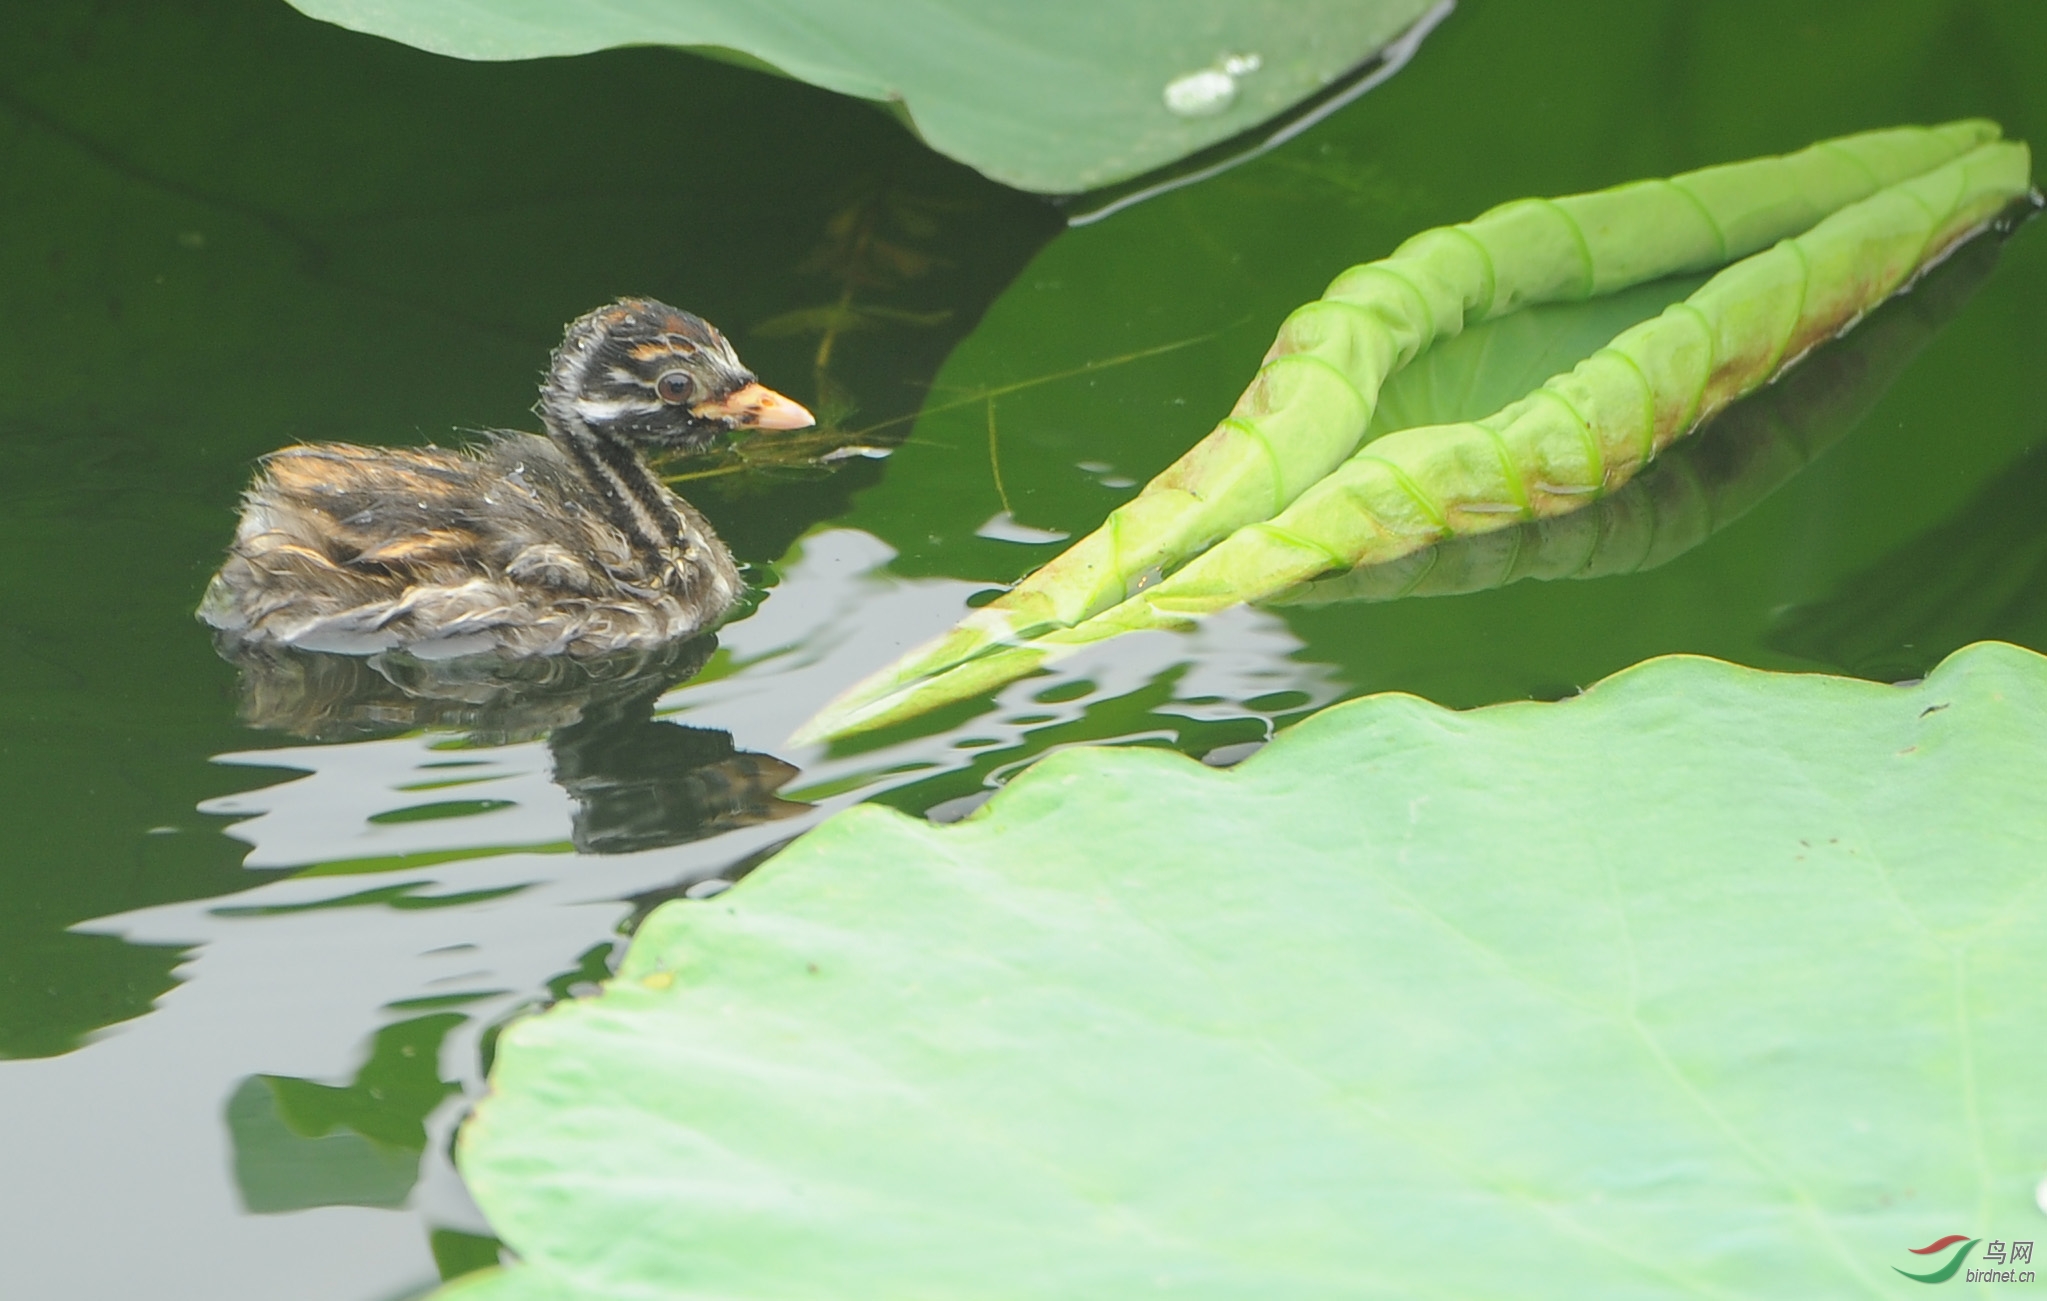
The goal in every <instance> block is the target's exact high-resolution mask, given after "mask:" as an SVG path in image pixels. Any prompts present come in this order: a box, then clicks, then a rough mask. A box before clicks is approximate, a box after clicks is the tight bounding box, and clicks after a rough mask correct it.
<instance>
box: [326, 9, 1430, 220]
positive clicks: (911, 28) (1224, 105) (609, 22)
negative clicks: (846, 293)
mask: <svg viewBox="0 0 2047 1301" xmlns="http://www.w3.org/2000/svg"><path fill="white" fill-rule="evenodd" d="M291 3H292V4H293V5H294V6H295V7H297V8H298V9H300V10H302V11H303V12H305V13H307V14H310V15H311V16H313V17H315V18H323V19H326V20H327V21H328V22H332V23H338V24H340V25H341V26H343V27H351V28H354V29H356V30H357V31H364V32H371V33H374V34H376V35H378V36H386V37H389V38H391V39H392V40H396V41H403V42H405V43H406V44H408V45H416V46H418V47H420V48H421V49H425V50H432V51H434V52H435V53H437V54H449V55H454V56H456V57H458V58H464V59H532V58H540V57H543V56H547V55H560V54H582V53H586V52H588V51H592V50H601V49H605V48H608V47H611V46H619V45H679V46H686V47H693V48H696V49H698V50H700V51H702V52H705V53H709V54H712V55H714V56H715V57H719V58H725V59H730V60H733V61H736V62H740V63H744V64H747V65H750V66H755V67H760V66H766V67H769V68H772V69H774V70H776V71H780V72H783V73H786V74H787V75H789V76H792V77H796V78H799V79H801V80H803V81H807V82H810V83H811V84H812V85H816V86H822V87H824V88H825V89H827V90H836V91H839V92H840V93H842V94H847V95H857V96H860V97H862V98H865V99H873V100H882V101H886V102H889V103H891V104H895V105H900V106H901V108H902V109H903V110H904V111H905V112H906V113H907V114H908V115H909V117H910V118H911V119H912V120H913V121H914V122H915V124H916V127H917V131H918V133H919V134H920V135H921V136H923V138H924V140H925V141H926V142H927V143H929V144H930V145H931V146H932V147H933V148H935V149H937V150H939V151H940V152H941V153H945V154H950V155H951V156H952V157H954V158H957V159H959V160H960V161H962V162H964V163H966V164H968V165H969V166H971V167H974V168H976V169H977V170H979V171H981V172H983V173H985V174H986V175H988V176H991V177H993V178H995V179H996V180H998V181H1002V182H1005V183H1006V184H1010V185H1014V186H1018V187H1019V188H1022V189H1026V190H1039V191H1043V192H1047V193H1068V192H1071V191H1076V190H1087V189H1093V188H1096V187H1099V186H1103V185H1108V184H1112V183H1114V182H1117V181H1121V180H1126V179H1128V178H1130V177H1133V176H1136V175H1138V174H1140V173H1143V172H1147V171H1151V170H1153V169H1155V168H1158V167H1162V166H1164V165H1166V164H1168V163H1171V162H1173V161H1175V160H1176V159H1179V158H1182V157H1185V156H1186V155H1188V154H1191V153H1194V152H1196V151H1197V150H1200V149H1203V148H1205V147H1207V146H1209V145H1213V144H1216V143H1218V142H1220V141H1224V140H1227V139H1229V138H1230V137H1231V136H1234V135H1237V134H1238V133H1240V132H1243V131H1246V130H1248V129H1250V128H1252V127H1255V126H1257V125H1259V124H1260V123H1262V122H1265V121H1266V120H1268V119H1270V118H1272V117H1274V116H1275V115H1278V114H1280V113H1283V112H1285V111H1286V110H1287V109H1289V108H1292V107H1293V106H1294V105H1295V104H1297V103H1299V102H1300V101H1302V100H1305V99H1308V98H1310V97H1311V96H1314V95H1316V94H1318V93H1321V92H1323V91H1324V90H1326V89H1327V88H1328V87H1329V86H1330V84H1331V83H1333V82H1337V81H1340V80H1342V79H1343V78H1344V77H1345V76H1346V74H1348V73H1350V72H1351V71H1352V70H1353V69H1356V68H1358V67H1359V66H1360V65H1362V64H1364V63H1366V61H1368V60H1370V59H1371V58H1372V56H1373V55H1374V54H1376V53H1377V52H1378V51H1379V50H1380V49H1381V48H1383V47H1384V46H1385V45H1386V44H1387V43H1388V42H1390V41H1392V40H1394V39H1395V38H1396V37H1398V36H1399V35H1400V34H1401V32H1402V31H1403V30H1405V29H1407V28H1409V27H1410V26H1412V25H1413V24H1414V23H1415V22H1416V20H1417V19H1419V18H1421V17H1422V16H1423V14H1424V13H1426V12H1428V11H1429V10H1430V8H1431V4H1430V2H1429V0H1293V2H1292V3H1288V4H1267V3H1257V4H1247V3H1245V2H1244V0H1178V3H1175V4H1171V5H1159V4H1156V3H1151V2H1150V0H1087V2H1086V3H1074V0H1058V2H1056V3H1036V4H1026V5H1019V4H1009V3H1003V2H1002V0H926V2H925V3H923V4H920V5H917V6H916V7H915V8H914V9H906V8H905V7H903V6H902V5H900V4H894V3H886V2H883V0H862V2H860V3H851V4H849V3H846V2H845V0H779V2H778V3H772V4H769V3H754V4H745V5H734V4H724V3H711V2H710V0H567V2H564V0H438V2H437V3H428V4H422V3H418V2H417V0H404V2H402V3H401V2H399V0H291ZM648 90H649V95H650V98H649V99H648V102H647V111H648V115H649V116H648V119H647V122H646V123H645V125H646V126H648V127H649V128H651V129H655V130H657V131H658V130H659V126H658V123H659V122H661V121H662V120H663V115H664V114H665V115H666V120H667V121H668V122H669V123H670V124H671V125H672V126H673V127H674V128H676V129H678V130H681V129H685V128H686V127H687V124H688V121H689V111H690V105H689V93H688V89H687V87H686V85H678V86H675V87H672V88H670V90H668V91H663V90H661V89H660V88H658V87H652V86H650V87H649V88H648Z"/></svg>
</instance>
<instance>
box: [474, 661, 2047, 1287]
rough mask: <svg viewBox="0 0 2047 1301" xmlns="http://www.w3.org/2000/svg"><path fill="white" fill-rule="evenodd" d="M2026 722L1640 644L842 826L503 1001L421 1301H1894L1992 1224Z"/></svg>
mask: <svg viewBox="0 0 2047 1301" xmlns="http://www.w3.org/2000/svg"><path fill="white" fill-rule="evenodd" d="M2043 738H2047V660H2043V659H2042V658H2041V657H2039V656H2037V655H2035V654H2033V653H2031V652H2028V651H2024V650H2020V649H2018V648H2016V647H2012V646H2009V645H2005V644H2001V643H1984V644H1979V645H1976V646H1973V647H1970V648H1968V649H1965V650H1963V651H1962V652H1960V653H1958V654H1957V655H1955V656H1954V657H1953V658H1951V659H1950V660H1948V661H1947V662H1946V663H1945V664H1943V665H1942V666H1941V667H1940V668H1939V669H1938V670H1937V671H1936V672H1934V674H1933V675H1932V676H1931V677H1929V678H1928V679H1926V680H1925V681H1924V682H1922V683H1920V684H1918V685H1916V686H1911V687H1905V688H1900V687H1892V686H1885V685H1879V684H1873V683H1867V682H1862V681H1856V680H1850V679H1842V678H1833V677H1823V676H1798V675H1780V674H1769V673H1764V672H1759V671H1755V670H1749V669H1743V668H1738V667H1735V666H1732V665H1728V664H1725V663H1722V662H1719V661H1714V660H1708V659H1703V658H1694V657H1672V658H1666V659H1660V660H1656V661H1652V662H1650V663H1647V664H1644V665H1641V666H1639V667H1636V668H1633V669H1630V670H1628V671H1626V672H1624V673H1622V674H1619V675H1617V676H1616V677H1614V678H1612V679H1610V680H1608V681H1606V682H1604V683H1602V684H1600V685H1599V686H1597V687H1596V688H1594V689H1593V690H1592V691H1590V692H1588V693H1587V694H1585V695H1583V696H1580V697H1577V698H1574V699H1571V700H1567V701H1564V702H1561V703H1550V704H1545V703H1525V702H1524V703H1517V704H1509V705H1502V706H1497V707H1493V708H1488V709H1482V710H1478V711H1475V712H1470V713H1454V712H1450V711H1447V710H1444V709H1441V708H1438V707H1436V706H1434V705H1430V704H1427V703H1425V702H1423V701H1421V700H1418V699H1415V698H1413V697H1409V696H1398V695H1383V696H1375V697H1369V698H1365V699H1362V700H1358V701H1355V702H1352V703H1350V704H1346V705H1339V706H1336V707H1334V708H1332V709H1329V710H1326V711H1324V712H1323V713H1322V714H1320V715H1318V716H1316V717H1315V718H1313V719H1311V720H1310V721H1308V722H1306V723H1303V724H1301V725H1300V726H1298V727H1296V728H1294V729H1293V730H1291V731H1289V732H1287V733H1284V734H1283V735H1281V736H1280V738H1279V739H1278V740H1277V741H1276V742H1275V743H1273V744H1272V745H1270V746H1269V747H1267V748H1266V749H1265V750H1264V751H1263V752H1261V753H1259V754H1257V755H1256V756H1254V757H1253V758H1252V759H1250V760H1249V761H1248V762H1246V763H1244V764H1243V765H1241V766H1240V767H1238V768H1236V769H1234V770H1228V771H1218V770H1213V769H1208V768H1204V767H1203V766H1201V765H1200V764H1198V763H1195V762H1192V761H1190V760H1187V759H1185V758H1182V757H1180V756H1178V755H1174V754H1170V753H1166V752H1160V751H1151V750H1141V749H1119V750H1102V749H1095V750H1074V751H1066V752H1062V753H1060V754H1056V755H1054V756H1052V757H1050V758H1048V759H1046V760H1045V761H1043V762H1042V763H1040V764H1039V765H1037V766H1036V767H1034V768H1032V769H1031V770H1029V771H1028V772H1027V773H1025V774H1024V775H1023V776H1021V777H1019V778H1018V779H1017V780H1016V781H1015V782H1014V783H1013V784H1011V785H1010V786H1009V787H1008V788H1007V789H1006V790H1004V791H1003V792H1002V793H1000V794H998V795H997V796H996V797H995V798H994V799H993V800H992V801H991V802H990V803H989V804H988V805H987V806H986V807H985V808H984V809H983V810H982V812H981V813H980V814H978V815H976V816H974V817H972V818H969V819H968V820H967V821H965V822H963V823H960V824H958V825H955V826H949V827H940V826H933V825H930V824H927V823H925V822H922V821H918V820H914V819H911V818H907V817H904V816H902V815H900V814H896V813H893V812H890V811H887V810H883V809H879V808H876V807H872V806H867V807H861V808H856V809H853V810H852V811H850V812H848V813H845V814H842V815H840V816H839V817H837V818H835V819H833V820H832V821H830V822H828V823H826V824H825V825H824V826H823V827H821V828H820V829H818V830H817V831H815V832H813V833H811V834H810V835H808V836H806V837H805V838H803V839H802V840H801V841H799V842H798V843H797V844H796V845H795V846H794V847H793V848H791V849H790V850H788V851H786V852H785V853H783V854H782V855H780V856H779V857H777V858H775V859H773V860H772V861H770V862H769V863H768V864H766V865H765V866H764V867H762V868H761V869H760V870H759V871H758V872H756V873H755V874H754V875H753V876H751V877H749V878H748V879H747V880H746V881H745V882H744V883H743V884H742V885H741V886H739V887H738V888H737V889H735V890H733V891H732V892H730V893H729V894H727V895H724V896H721V897H720V898H719V899H718V900H717V901H716V902H715V903H682V904H671V905H668V906H667V907H665V908H663V909H662V910H660V911H658V912H657V913H655V914H654V915H653V916H652V917H651V918H650V919H649V921H648V922H647V924H646V925H645V926H644V927H643V929H642V930H641V931H640V933H639V935H638V936H637V937H636V938H635V940H634V942H633V945H632V948H631V951H630V954H629V955H628V958H627V960H626V963H625V966H624V968H623V970H622V971H621V973H620V976H619V978H618V979H617V980H616V981H614V982H613V983H612V984H611V985H610V987H609V988H608V989H607V990H606V991H605V992H604V993H603V994H602V995H601V996H600V997H597V998H595V999H591V1000H588V1001H583V1002H579V1003H573V1004H567V1005H563V1006H560V1007H558V1008H556V1009H555V1010H553V1011H551V1012H549V1013H547V1014H545V1015H543V1016H540V1017H537V1018H534V1019H532V1020H529V1021H524V1022H521V1023H518V1024H517V1025H515V1026H513V1027H512V1028H511V1029H509V1030H508V1031H507V1032H506V1034H505V1036H504V1038H503V1040H502V1041H501V1046H500V1049H499V1053H498V1058H497V1064H496V1068H495V1074H494V1084H495V1089H494V1092H493V1094H492V1096H491V1097H489V1098H488V1099H486V1100H485V1101H484V1102H483V1103H482V1104H481V1106H480V1108H479V1109H478V1112H477V1114H476V1117H475V1119H474V1120H473V1121H472V1122H471V1123H470V1125H469V1127H468V1128H467V1130H466V1131H465V1136H464V1139H463V1144H462V1148H461V1152H460V1156H461V1160H462V1166H463V1170H464V1173H465V1175H466V1176H467V1178H468V1180H469V1184H470V1187H471V1188H472V1190H473V1191H474V1192H475V1194H476V1196H477V1198H478V1200H479V1201H480V1202H481V1204H482V1205H483V1207H484V1208H485V1210H486V1212H487V1213H488V1214H489V1216H490V1218H491V1221H492V1223H493V1225H494V1226H496V1228H497V1229H498V1230H500V1231H501V1233H502V1234H503V1236H504V1237H505V1239H506V1241H507V1243H508V1244H509V1245H510V1246H512V1247H513V1248H514V1249H515V1250H516V1251H517V1252H518V1253H519V1255H520V1257H521V1259H522V1260H523V1261H524V1263H523V1264H522V1265H520V1266H517V1267H514V1268H513V1269H511V1270H510V1271H508V1272H505V1273H499V1274H493V1275H488V1276H485V1277H483V1278H481V1279H479V1280H477V1281H475V1282H473V1283H471V1284H467V1285H465V1286H463V1287H458V1288H456V1289H454V1290H453V1291H452V1292H451V1294H450V1295H451V1296H460V1297H461V1298H463V1301H501V1299H502V1298H509V1297H538V1296H546V1297H561V1298H598V1297H604V1298H617V1297H633V1298H669V1297H676V1298H680V1297H714V1296H715V1297H728V1298H736V1297H770V1296H772V1297H881V1296H887V1297H963V1296H973V1297H1062V1298H1064V1297H1114V1296H1130V1295H1136V1294H1139V1293H1146V1294H1148V1293H1151V1292H1165V1291H1170V1292H1173V1293H1174V1294H1176V1295H1187V1296H1204V1297H1225V1296H1227V1297H1259V1298H1269V1297H1280V1296H1302V1297H1309V1296H1312V1297H1324V1296H1332V1295H1345V1296H1386V1297H1417V1296H1442V1297H1453V1296H1454V1297H1473V1296H1488V1297H1491V1296H1513V1297H1551V1296H1554V1297H1571V1298H1582V1297H1587V1296H1598V1297H1602V1298H1622V1297H1627V1298H1652V1297H1678V1296H1709V1295H1710V1296H1729V1297H1732V1296H1759V1295H1770V1296H1800V1297H1820V1296H1849V1295H1858V1296H1859V1295H1891V1294H1893V1293H1901V1294H1908V1295H1909V1289H1910V1287H1912V1286H1915V1285H1912V1284H1908V1283H1906V1282H1905V1281H1904V1280H1902V1279H1900V1278H1898V1277H1897V1276H1896V1275H1895V1274H1894V1273H1893V1272H1892V1271H1893V1267H1894V1266H1903V1267H1905V1268H1908V1269H1912V1270H1915V1271H1917V1272H1925V1271H1926V1270H1927V1268H1928V1266H1927V1265H1926V1263H1925V1262H1926V1260H1927V1258H1925V1257H1920V1256H1914V1255H1911V1254H1909V1251H1910V1249H1912V1248H1916V1247H1919V1246H1921V1245H1923V1244H1925V1243H1928V1242H1930V1241H1933V1240H1934V1239H1936V1238H1939V1237H1941V1236H1943V1235H1945V1234H1948V1233H1954V1232H1966V1233H1967V1235H1968V1236H1971V1237H1979V1236H1980V1237H1986V1238H1988V1237H2005V1238H2012V1237H2017V1238H2031V1237H2037V1236H2038V1235H2037V1232H2036V1228H2037V1225H2038V1223H2039V1221H2038V1214H2039V1212H2038V1211H2037V1210H2036V1209H2035V1208H2034V1206H2033V1199H2034V1188H2035V1185H2036V1184H2037V1183H2038V1182H2039V1180H2040V1178H2041V1176H2042V1174H2043V1172H2047V1109H2043V1108H2042V1107H2040V1105H2039V1101H2038V1098H2039V1081H2040V1079H2041V1074H2042V1071H2043V1069H2047V1035H2043V1034H2042V1033H2041V1026H2042V1024H2043V1018H2047V979H2043V977H2047V891H2042V890H2041V889H2040V886H2041V883H2042V880H2043V878H2047V804H2043V802H2042V801H2041V800H2040V799H2039V792H2038V776H2039V773H2040V772H2041V771H2042V770H2043V764H2047V739H2043Z"/></svg>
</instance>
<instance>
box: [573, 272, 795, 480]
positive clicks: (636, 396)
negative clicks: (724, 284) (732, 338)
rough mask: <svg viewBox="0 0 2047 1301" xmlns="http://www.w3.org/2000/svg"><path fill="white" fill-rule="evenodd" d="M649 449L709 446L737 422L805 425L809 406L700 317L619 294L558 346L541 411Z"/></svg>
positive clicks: (765, 426)
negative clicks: (752, 366)
mask: <svg viewBox="0 0 2047 1301" xmlns="http://www.w3.org/2000/svg"><path fill="white" fill-rule="evenodd" d="M536 409H537V410H538V411H539V413H540V415H541V418H542V419H544V420H545V421H546V422H547V424H548V427H549V429H550V431H552V432H555V433H556V434H557V435H559V434H561V433H563V432H566V431H567V430H570V429H573V428H575V427H577V426H580V427H582V428H583V429H587V430H589V431H590V432H591V433H594V434H599V435H605V436H609V437H612V438H616V439H618V440H620V441H622V442H625V443H627V444H629V445H631V446H633V447H636V448H638V449H639V450H641V451H643V452H650V451H683V452H696V451H703V450H705V449H706V448H708V447H710V446H711V444H712V443H714V442H715V441H716V440H717V438H718V436H719V435H721V434H724V433H726V432H728V431H730V430H733V429H802V428H805V427H807V426H809V425H812V424H815V423H816V421H815V420H813V419H812V418H811V415H810V412H808V411H806V410H804V409H803V407H802V406H800V405H799V404H797V403H795V402H792V401H790V400H789V399H788V398H785V397H783V396H782V395H781V394H780V393H777V392H775V391H774V390H773V389H771V388H768V387H767V386H766V385H764V384H762V383H761V382H760V381H759V380H756V379H755V378H754V376H753V372H752V371H750V370H748V369H747V368H746V366H745V365H744V364H743V363H741V362H740V360H739V354H738V353H736V352H734V351H733V350H732V345H731V344H730V343H728V342H727V341H726V339H725V336H724V335H722V334H720V333H718V331H717V329H716V328H715V327H713V326H712V325H711V324H710V322H708V321H706V320H704V319H703V318H702V317H699V316H692V315H691V314H690V313H688V312H685V311H682V310H680V309H678V308H674V307H670V306H668V304H666V303H659V302H656V301H654V300H653V299H651V298H621V299H620V300H619V301H617V302H615V303H612V304H610V305H609V306H607V307H600V308H598V309H597V310H596V311H594V312H589V313H586V314H585V315H583V316H581V317H578V318H577V319H576V320H575V321H574V322H573V323H571V324H570V326H569V328H568V332H567V334H566V335H564V336H563V338H562V342H561V346H560V347H559V348H557V349H555V352H554V359H553V361H552V362H551V363H550V365H549V367H548V374H547V380H546V382H545V383H544V384H542V385H541V388H540V403H539V406H538V407H537V408H536Z"/></svg>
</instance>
